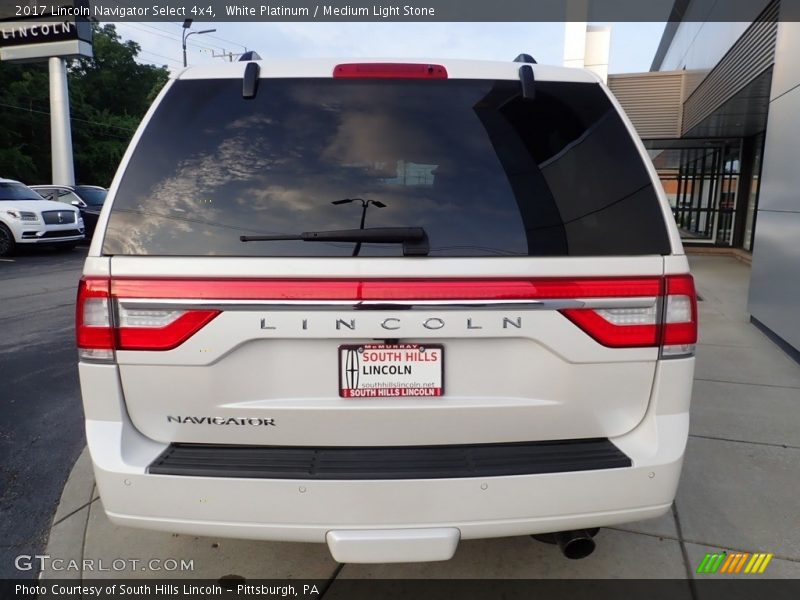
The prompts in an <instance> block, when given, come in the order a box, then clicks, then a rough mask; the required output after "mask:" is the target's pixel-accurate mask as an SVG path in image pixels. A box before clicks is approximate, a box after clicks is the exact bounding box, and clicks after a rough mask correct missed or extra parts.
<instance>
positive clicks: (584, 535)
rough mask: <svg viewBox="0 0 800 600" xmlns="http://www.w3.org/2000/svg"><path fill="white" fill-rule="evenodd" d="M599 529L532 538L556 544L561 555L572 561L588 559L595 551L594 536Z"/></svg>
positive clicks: (547, 534) (577, 530) (546, 534)
mask: <svg viewBox="0 0 800 600" xmlns="http://www.w3.org/2000/svg"><path fill="white" fill-rule="evenodd" d="M597 532H598V529H596V528H595V529H575V530H572V531H557V532H556V533H545V534H540V535H534V536H531V537H533V538H534V539H535V540H538V541H540V542H544V543H546V544H556V545H557V546H558V549H559V550H561V554H563V555H564V556H565V557H567V558H569V559H571V560H578V559H581V558H586V557H587V556H589V555H590V554H591V553H592V552H594V549H595V543H594V539H593V538H594V536H595V535H597Z"/></svg>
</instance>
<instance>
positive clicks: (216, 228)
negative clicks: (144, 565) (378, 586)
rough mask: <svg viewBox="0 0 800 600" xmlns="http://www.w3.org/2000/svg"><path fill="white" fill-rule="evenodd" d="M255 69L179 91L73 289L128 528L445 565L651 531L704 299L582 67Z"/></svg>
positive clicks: (106, 474) (202, 77) (146, 138)
mask: <svg viewBox="0 0 800 600" xmlns="http://www.w3.org/2000/svg"><path fill="white" fill-rule="evenodd" d="M525 60H526V59H525V58H522V59H521V61H520V62H516V61H515V62H477V61H457V60H446V61H430V62H420V61H416V60H415V61H412V62H410V63H409V62H405V63H404V62H398V61H373V62H348V61H334V60H303V61H300V60H298V61H294V60H292V61H290V60H270V61H266V62H243V63H238V64H231V65H214V66H208V67H198V68H192V69H189V70H186V71H184V72H182V74H181V75H179V76H178V78H177V79H175V80H173V81H171V82H170V83H169V84H168V85H167V86H166V87H165V89H164V90H163V92H162V93H161V95H160V96H159V97H158V99H157V100H156V102H155V104H154V106H153V107H152V108H151V110H150V112H149V113H148V114H147V116H146V117H145V119H144V120H143V122H142V124H141V126H140V128H139V130H138V132H137V133H136V135H135V137H134V139H133V141H132V144H131V146H130V148H129V149H128V152H127V154H126V155H125V157H124V159H123V161H122V163H121V166H120V169H119V172H118V173H117V176H116V178H115V180H114V183H113V185H112V187H111V189H110V192H109V196H108V200H107V201H106V203H105V206H104V208H103V212H102V214H101V217H100V220H99V223H98V226H97V231H96V234H95V236H94V239H93V241H92V245H91V248H90V251H89V256H88V258H87V260H86V263H85V267H84V271H83V279H82V281H81V283H80V290H79V297H78V310H77V315H78V317H77V338H78V347H79V354H80V378H81V387H82V390H83V400H84V410H85V414H86V435H87V440H88V446H89V449H90V451H91V456H92V460H93V462H94V470H95V475H96V480H97V485H98V488H99V491H100V495H101V497H102V501H103V505H104V507H105V510H106V511H107V513H108V516H109V517H110V518H111V520H112V521H113V522H115V523H118V524H122V525H129V526H132V527H143V528H148V529H161V530H166V531H174V532H182V533H187V534H191V535H209V536H230V537H239V538H252V539H265V540H285V541H299V542H319V543H327V544H328V546H329V548H330V550H331V552H332V553H333V556H334V557H335V558H336V559H337V560H339V561H342V562H392V561H430V560H445V559H448V558H449V557H451V556H452V554H453V552H454V551H455V549H456V546H457V544H458V542H459V540H461V539H474V538H486V537H499V536H514V535H527V534H548V537H549V539H550V540H551V541H556V542H558V543H559V545H560V546H561V548H562V550H563V551H564V553H565V555H566V556H568V557H571V558H579V557H582V556H585V555H587V554H589V553H590V552H591V551H592V550H593V548H594V542H593V540H592V536H593V534H594V533H595V532H596V528H598V527H602V526H607V525H616V524H619V523H624V522H627V521H636V520H640V519H647V518H651V517H657V516H659V515H661V514H663V513H665V512H666V511H668V510H669V509H670V505H671V504H672V501H673V498H674V496H675V492H676V488H677V485H678V479H679V476H680V471H681V464H682V461H683V455H684V448H685V446H686V441H687V436H688V431H689V401H690V396H691V389H692V376H693V371H694V362H695V359H694V348H695V346H694V345H695V342H696V338H697V309H696V296H695V290H694V284H693V281H692V277H691V275H690V274H689V267H688V263H687V259H686V256H685V255H684V252H683V249H682V246H681V242H680V239H679V236H678V231H677V229H676V227H675V223H674V221H673V218H672V215H671V213H670V208H669V205H668V203H667V201H666V198H665V196H664V193H663V190H662V188H661V186H660V183H659V179H658V177H657V175H656V172H655V170H654V169H653V166H652V164H651V163H650V161H649V159H648V156H647V153H646V152H645V150H644V148H643V146H642V144H641V142H640V141H639V139H638V137H637V136H636V133H635V132H634V130H633V128H632V126H631V124H630V122H629V121H628V119H627V117H626V116H625V115H624V114H623V112H622V110H621V109H620V107H619V105H618V104H617V102H616V100H615V99H614V97H613V96H612V95H611V94H610V93H609V91H608V90H607V89H606V87H605V86H604V85H603V84H602V83H601V82H600V81H599V80H598V79H597V77H595V76H594V75H593V74H591V73H590V72H588V71H583V70H579V69H564V68H556V67H547V66H541V65H536V64H531V63H530V61H528V62H524V61H525Z"/></svg>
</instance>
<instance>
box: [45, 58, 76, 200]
mask: <svg viewBox="0 0 800 600" xmlns="http://www.w3.org/2000/svg"><path fill="white" fill-rule="evenodd" d="M49 63H50V150H51V153H52V165H53V177H52V182H51V183H54V184H56V185H75V167H74V165H73V162H72V129H71V127H70V120H69V90H68V88H67V62H66V60H64V59H63V58H59V57H52V58H50V59H49Z"/></svg>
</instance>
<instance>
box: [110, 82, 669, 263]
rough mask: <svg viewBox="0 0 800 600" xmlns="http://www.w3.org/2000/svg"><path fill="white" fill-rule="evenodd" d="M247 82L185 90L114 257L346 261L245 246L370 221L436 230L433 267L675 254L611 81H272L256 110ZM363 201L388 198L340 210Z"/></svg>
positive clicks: (121, 201) (336, 248)
mask: <svg viewBox="0 0 800 600" xmlns="http://www.w3.org/2000/svg"><path fill="white" fill-rule="evenodd" d="M241 86H242V84H241V81H240V80H238V79H221V80H187V81H176V82H175V83H174V85H173V86H172V88H171V89H170V91H169V92H168V93H167V95H166V96H165V97H164V99H163V100H162V102H161V104H160V105H159V106H158V108H157V110H156V111H155V113H154V115H153V117H152V119H151V121H150V123H149V125H148V127H147V128H146V130H145V131H144V133H143V135H142V137H141V139H140V141H139V143H138V145H137V147H136V148H135V150H134V152H133V154H132V157H131V160H130V162H129V164H128V166H127V168H126V170H125V172H124V174H123V176H122V179H121V182H120V186H119V190H118V192H117V194H116V197H115V199H114V203H113V206H112V211H111V215H110V218H109V223H108V227H107V231H106V234H105V238H104V243H103V251H104V253H105V254H109V255H118V254H123V255H160V256H184V255H186V256H197V255H220V256H319V257H337V256H342V257H343V256H350V255H351V254H352V252H353V246H354V245H353V244H352V243H306V242H300V241H271V242H257V243H242V242H240V241H239V236H241V235H254V234H298V233H301V232H305V231H327V230H336V229H357V228H359V227H360V226H361V223H362V218H363V223H364V225H363V226H364V227H366V228H371V227H423V228H424V229H425V231H426V232H427V234H428V237H429V239H430V247H431V248H430V254H429V256H431V257H455V256H603V255H642V254H668V253H669V252H670V244H669V239H668V236H667V231H666V227H665V223H664V217H663V213H662V210H661V207H660V204H659V202H658V197H657V195H656V192H655V190H654V188H653V183H652V181H651V179H650V176H649V173H648V171H647V169H646V168H645V165H644V163H643V162H642V158H641V156H640V154H639V152H638V150H637V148H636V146H635V144H634V143H633V140H632V139H631V138H630V135H629V133H628V131H627V129H626V127H625V126H624V123H623V121H622V120H621V119H620V116H619V115H618V114H617V112H616V110H615V109H614V107H613V106H612V104H611V103H610V102H609V100H608V98H607V96H606V94H605V92H604V91H603V90H602V88H601V87H600V86H599V85H597V84H589V83H556V82H538V83H537V85H536V98H535V99H533V100H526V99H523V98H522V97H521V96H520V89H519V88H520V86H519V82H516V81H487V80H437V81H419V82H417V81H408V80H405V81H401V80H333V79H263V80H262V81H261V84H260V86H259V91H258V95H257V97H256V98H255V99H252V100H245V99H243V98H242V94H241V89H242V87H241ZM355 198H358V199H364V200H367V199H369V200H373V201H374V202H373V203H370V204H369V205H368V206H367V208H366V211H365V210H364V208H363V205H362V203H361V202H359V201H355V202H350V203H335V202H337V201H339V200H343V199H355ZM375 202H377V203H379V204H376V203H375ZM380 205H383V206H380ZM359 256H362V257H363V256H367V257H369V256H402V249H401V247H400V245H399V244H398V245H389V244H363V247H362V248H361V249H360V252H359Z"/></svg>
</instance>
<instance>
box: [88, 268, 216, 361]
mask: <svg viewBox="0 0 800 600" xmlns="http://www.w3.org/2000/svg"><path fill="white" fill-rule="evenodd" d="M114 299H115V295H114V284H113V282H111V281H110V280H109V279H106V278H93V277H84V278H82V279H81V281H80V284H79V286H78V301H77V305H76V315H75V331H76V336H77V344H78V348H79V352H80V356H81V358H84V359H91V360H109V359H113V357H114V355H113V352H114V350H153V351H155V350H171V349H172V348H176V347H177V346H179V345H181V344H182V343H183V342H185V341H186V340H187V339H189V338H190V337H191V336H192V335H194V334H195V333H197V332H198V331H200V329H202V328H203V327H204V326H205V325H206V324H207V323H208V322H209V321H211V320H212V319H213V318H214V317H216V316H217V315H218V314H219V311H218V310H205V309H203V310H170V309H166V310H138V309H136V308H135V307H134V308H129V307H126V306H123V305H121V304H117V305H114V304H113V303H112V300H114ZM115 309H116V314H115V318H114V319H112V311H113V310H115ZM115 321H116V322H115Z"/></svg>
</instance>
